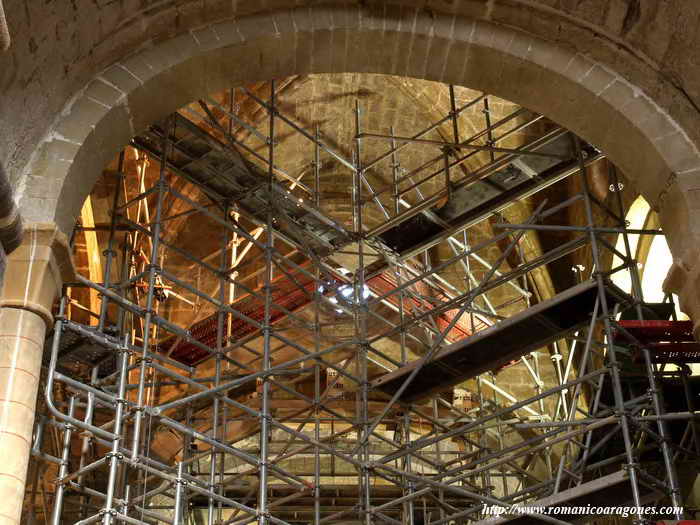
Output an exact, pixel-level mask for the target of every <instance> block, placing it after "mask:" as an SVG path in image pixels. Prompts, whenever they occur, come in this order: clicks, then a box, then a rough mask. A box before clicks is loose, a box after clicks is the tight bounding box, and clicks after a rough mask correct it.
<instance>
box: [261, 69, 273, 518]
mask: <svg viewBox="0 0 700 525" xmlns="http://www.w3.org/2000/svg"><path fill="white" fill-rule="evenodd" d="M275 111H276V108H275V81H274V80H271V81H270V109H269V117H270V120H269V126H270V129H269V132H270V134H269V137H268V173H267V198H268V201H269V202H268V206H267V211H266V217H267V219H266V232H265V233H266V237H265V313H264V320H263V362H262V368H263V370H269V369H270V366H271V360H270V343H271V336H272V334H271V331H272V323H271V320H272V249H273V246H274V244H273V243H274V233H273V230H272V209H273V207H272V199H273V193H272V191H273V190H272V183H273V177H274V172H273V167H274V164H275ZM262 380H263V384H262V401H261V410H260V490H259V493H258V523H259V525H266V524H267V523H268V517H269V511H268V508H267V482H268V452H269V446H268V445H269V438H270V426H269V419H270V378H269V377H268V376H263V378H262Z"/></svg>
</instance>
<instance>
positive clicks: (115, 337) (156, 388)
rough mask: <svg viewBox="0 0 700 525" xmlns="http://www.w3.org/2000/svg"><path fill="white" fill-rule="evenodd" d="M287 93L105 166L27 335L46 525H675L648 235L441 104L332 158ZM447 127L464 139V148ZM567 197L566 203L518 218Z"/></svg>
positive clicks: (266, 95) (583, 159)
mask: <svg viewBox="0 0 700 525" xmlns="http://www.w3.org/2000/svg"><path fill="white" fill-rule="evenodd" d="M288 82H289V81H288V80H285V81H270V82H269V83H261V84H259V85H256V86H250V87H247V88H243V89H238V90H230V91H228V92H227V95H226V96H227V97H230V100H228V99H227V98H226V97H224V102H220V100H219V99H218V98H217V97H209V98H206V99H204V100H201V101H199V104H192V105H190V106H188V107H187V108H184V109H183V110H181V111H179V112H177V113H174V114H172V115H170V116H169V117H168V118H166V119H165V120H164V121H162V122H159V123H155V124H153V125H152V126H151V127H150V128H149V129H148V130H146V131H144V132H143V133H142V134H141V135H139V136H136V137H134V138H133V140H132V142H131V144H130V145H129V146H128V147H127V148H126V149H125V150H124V151H123V152H122V153H121V154H120V156H119V158H118V160H117V161H116V162H117V164H116V165H117V166H118V169H117V172H118V177H116V179H118V180H117V182H116V183H115V193H114V195H111V194H110V195H109V198H108V199H106V200H105V204H104V206H105V207H107V206H108V207H110V210H109V214H110V217H109V222H108V223H107V222H105V223H103V224H101V225H100V224H97V223H96V225H95V226H94V228H93V230H95V231H97V230H98V229H100V228H101V230H100V231H103V232H104V236H103V238H102V241H103V243H104V245H105V246H106V250H105V252H104V257H105V259H104V260H105V265H104V268H103V271H101V272H100V275H99V276H98V277H97V278H95V277H94V276H93V277H92V278H91V279H88V278H86V277H83V276H80V277H79V279H78V281H77V282H75V283H70V285H69V286H67V288H66V292H65V297H63V298H62V300H61V306H60V309H59V312H58V316H57V320H56V322H55V324H54V330H53V333H52V334H51V337H52V339H51V344H50V347H51V352H50V360H49V362H48V365H47V375H46V385H45V392H44V398H45V403H44V404H45V408H44V410H45V413H44V414H42V416H43V417H41V418H39V420H38V423H37V427H36V430H35V436H34V440H33V446H32V455H33V461H36V462H39V464H40V465H41V466H42V468H44V467H46V468H45V469H44V470H43V471H42V470H32V472H33V473H34V474H35V476H33V477H36V479H37V481H35V482H34V485H35V486H34V487H33V497H32V500H35V501H38V500H40V499H42V498H43V499H44V500H45V501H48V504H47V505H45V507H46V509H45V510H44V513H45V518H46V521H47V522H50V523H52V524H54V525H58V524H59V523H68V522H70V523H81V524H84V523H103V524H104V525H112V524H116V523H135V524H148V525H153V524H155V523H165V524H174V525H180V524H187V525H200V524H204V523H206V524H208V525H243V524H250V523H257V524H258V525H271V524H275V525H287V524H288V525H300V524H308V523H313V524H314V525H325V524H334V523H347V522H352V523H362V524H364V525H370V524H375V523H387V524H400V525H417V524H418V523H430V524H431V525H438V524H446V525H447V524H452V523H479V522H482V521H484V520H489V519H491V518H492V517H493V516H492V514H491V513H492V508H493V507H494V506H497V507H500V508H502V509H504V510H506V509H507V510H508V511H509V512H517V509H516V507H519V506H520V507H521V506H524V505H527V506H528V509H527V510H526V511H525V513H526V514H528V515H529V517H531V518H535V519H537V520H539V521H545V522H548V523H556V524H562V523H566V522H565V521H563V520H561V519H558V517H557V516H555V515H553V514H550V513H548V510H547V509H548V508H549V507H550V506H551V505H554V503H552V502H553V501H554V502H556V504H557V505H561V506H574V505H576V501H580V499H581V498H582V497H583V495H585V497H587V498H589V499H590V501H592V502H595V501H597V499H596V498H602V495H612V496H611V497H614V498H617V499H619V501H620V502H624V503H625V504H626V505H635V506H637V507H639V506H641V505H643V504H647V502H653V503H667V504H669V505H673V506H674V507H681V506H682V503H683V502H682V491H681V489H682V482H681V476H679V471H680V469H681V467H682V463H683V462H684V461H687V462H688V463H691V462H692V461H695V460H697V459H698V458H697V456H698V451H697V446H698V441H697V435H696V430H695V426H696V422H697V418H698V414H697V412H695V409H694V406H693V403H692V401H693V396H694V392H693V388H695V387H694V386H693V385H694V384H695V382H694V379H693V377H692V375H691V374H690V373H689V372H688V371H687V370H685V369H682V368H681V369H679V370H678V371H676V370H675V369H669V367H668V366H667V365H666V364H665V363H676V361H668V360H667V361H660V360H659V355H660V350H659V344H665V343H668V341H661V342H660V343H659V342H658V341H652V340H651V339H649V337H650V336H648V333H650V332H649V331H650V330H652V329H653V328H654V327H655V326H656V325H646V324H644V323H646V322H647V321H649V319H648V318H649V315H650V314H649V313H648V312H649V311H650V309H651V310H653V308H652V307H654V306H655V305H652V304H649V303H646V302H645V301H644V297H643V296H642V287H641V279H640V275H639V274H638V272H637V262H636V260H635V254H634V253H633V249H634V248H633V243H632V242H631V240H630V237H632V236H634V235H638V236H639V237H646V238H649V237H648V236H652V235H660V234H662V232H661V231H660V230H658V229H654V228H647V227H643V228H632V227H630V226H629V224H627V223H626V222H625V218H624V214H625V202H623V199H622V196H621V195H620V192H621V191H622V187H621V185H620V181H619V180H618V178H617V173H616V172H615V171H614V170H611V171H609V173H608V176H609V177H610V181H611V186H610V187H611V188H612V189H611V193H610V194H609V195H608V197H609V200H608V199H607V198H606V197H602V196H601V195H600V192H598V193H596V191H597V189H599V188H597V186H599V184H598V185H592V184H591V181H590V180H589V178H590V175H589V173H588V170H589V168H590V167H591V166H592V165H595V163H597V162H604V159H603V155H602V154H601V153H600V152H598V151H597V150H595V149H594V148H593V147H592V146H590V145H588V144H586V143H584V142H582V141H581V140H580V139H578V138H577V137H574V136H573V135H572V134H571V133H570V132H568V131H566V130H564V129H562V128H560V127H559V126H557V125H556V124H554V123H551V122H549V121H547V120H546V119H544V118H543V117H542V116H541V115H535V114H532V113H530V112H528V111H527V110H524V109H522V108H518V109H516V110H514V111H513V112H511V113H508V114H506V115H505V116H502V117H499V116H498V114H497V111H496V110H495V109H494V108H496V107H497V106H498V102H497V101H495V102H494V98H493V97H491V98H490V99H489V98H488V97H487V96H486V95H478V96H476V97H474V96H473V95H472V96H471V100H467V99H466V98H465V97H466V93H468V92H467V91H466V90H465V91H462V89H461V88H457V87H454V86H449V87H446V89H449V91H448V92H447V97H445V98H446V100H447V102H445V103H444V104H445V107H444V108H443V109H444V112H441V113H440V114H439V115H435V120H434V121H433V122H430V123H428V124H427V125H425V126H422V129H418V130H416V131H415V132H405V131H403V130H404V129H405V128H406V127H407V125H404V123H402V122H399V120H400V116H398V117H397V122H395V123H392V124H395V125H396V127H395V126H394V125H392V126H391V127H390V128H389V130H388V133H387V131H386V130H371V129H368V128H370V127H371V126H372V125H373V122H374V121H375V120H374V119H373V118H372V114H371V111H370V108H371V104H369V103H365V102H363V104H362V106H361V104H360V102H359V100H357V101H356V102H355V107H354V113H353V114H352V122H351V125H350V126H349V127H348V128H347V129H346V130H344V131H345V132H346V135H347V136H351V137H352V138H351V140H347V138H346V139H343V140H340V139H337V140H336V138H334V137H332V136H331V135H332V134H331V131H332V127H331V126H326V125H325V124H324V125H323V133H322V132H321V125H320V124H319V122H320V121H318V120H313V119H312V122H310V123H309V122H305V123H302V119H301V118H297V117H296V116H294V115H293V114H292V111H290V110H289V107H290V106H289V105H288V104H286V99H285V88H286V87H287V86H288V85H289V84H288ZM268 89H269V91H268ZM436 105H437V103H436ZM242 107H245V108H247V109H246V111H243V110H242V109H240V108H242ZM251 108H254V109H251ZM470 112H471V113H474V112H476V116H474V115H472V117H473V118H471V120H470V123H471V122H474V121H478V122H479V126H482V127H481V128H478V129H474V130H473V131H474V132H473V133H472V134H471V136H468V137H466V138H465V136H466V135H467V130H468V129H470V127H469V126H468V125H467V123H466V121H465V120H464V119H465V118H466V116H467V115H469V114H470ZM535 123H539V124H541V126H540V125H539V124H538V126H534V124H535ZM523 130H527V131H528V133H527V134H523V136H522V137H521V136H519V135H518V136H517V137H516V134H517V133H520V132H522V131H523ZM373 131H377V132H376V133H374V132H373ZM397 131H399V133H397ZM400 135H407V136H400ZM288 137H294V140H298V141H299V142H298V143H297V142H295V143H293V147H294V148H296V149H297V150H298V156H299V158H300V159H302V161H303V162H297V163H296V164H294V163H291V162H287V160H288V159H287V158H286V156H285V152H286V151H287V150H288V149H290V148H289V147H287V146H285V145H284V143H283V141H284V140H289V138H288ZM514 138H518V140H512V139H514ZM572 139H573V140H572ZM519 141H520V142H521V145H519V146H514V145H513V144H518V143H520V142H519ZM132 159H134V160H132ZM149 166H150V168H149ZM543 166H544V167H543ZM538 170H539V171H538ZM568 177H574V178H575V180H576V182H577V183H578V184H577V185H572V187H573V186H575V188H574V189H572V190H571V191H570V192H569V193H567V194H566V196H565V197H561V198H555V199H554V202H551V201H552V195H559V196H561V193H557V192H551V193H549V194H548V195H547V196H543V194H538V193H539V192H542V191H544V190H546V189H547V188H548V187H550V186H551V185H553V184H557V183H559V182H561V181H564V180H566V179H567V178H568ZM309 179H313V180H309ZM598 182H599V181H598ZM110 188H111V186H110ZM348 190H349V191H348ZM533 196H536V198H535V197H533ZM531 197H532V198H531ZM515 201H518V202H520V203H521V205H519V208H518V210H516V211H517V212H516V211H513V210H512V209H511V208H509V207H510V206H511V205H512V204H513V202H515ZM611 201H612V202H613V204H611V205H609V204H608V202H611ZM95 202H97V199H95ZM104 216H105V217H106V216H107V215H104ZM564 216H567V217H571V218H573V219H572V222H575V224H565V225H563V224H557V221H560V220H561V218H562V217H564ZM514 217H519V218H518V219H517V220H514ZM601 217H603V219H601ZM87 228H88V227H87V226H84V227H83V230H84V231H83V233H84V232H85V231H88V230H87ZM90 228H92V227H90ZM76 231H77V232H78V236H79V235H80V234H81V230H80V228H78V229H77V230H76ZM547 232H557V237H556V239H557V242H556V243H554V242H549V243H544V242H543V243H539V242H535V241H537V240H538V239H539V237H538V236H540V235H543V236H544V235H547ZM618 236H619V243H618V244H617V245H616V244H615V242H613V241H611V239H613V238H618ZM86 245H87V243H86ZM118 254H121V255H119V256H118ZM611 260H612V261H618V260H619V261H621V263H619V264H618V262H610V261H611ZM572 261H573V262H575V263H577V264H579V263H580V264H583V263H586V264H590V265H591V266H592V270H591V271H590V275H589V273H588V272H586V273H584V270H580V269H579V270H577V271H578V273H577V274H576V275H577V276H578V277H580V279H579V280H580V282H577V283H575V285H574V286H571V287H568V288H566V289H558V288H557V286H555V284H553V280H552V279H551V278H550V277H551V276H550V277H548V276H549V274H547V269H548V268H551V267H553V266H554V265H559V266H558V267H559V269H560V268H561V266H562V265H567V264H568V265H571V263H572ZM582 267H583V266H582ZM623 274H624V275H627V276H628V277H629V282H630V290H629V291H626V290H623V289H621V287H620V286H618V285H617V284H615V282H613V281H614V277H615V276H616V275H623ZM588 277H590V278H588ZM100 279H101V282H95V281H96V280H98V281H99V280H100ZM88 293H89V294H91V295H92V297H96V296H101V298H102V301H101V303H96V305H95V307H94V308H93V309H94V310H96V311H91V310H90V306H85V305H84V304H82V303H81V300H82V299H81V298H82V297H83V296H87V294H88ZM81 294H82V295H81ZM656 307H657V308H658V305H656ZM665 308H666V309H668V308H669V306H665ZM664 311H665V310H664ZM630 312H632V314H633V315H632V316H631V317H633V318H634V319H635V321H628V320H629V319H631V317H630ZM654 322H656V323H662V326H663V327H668V326H671V327H675V326H676V325H674V324H672V323H676V322H677V323H681V324H680V325H678V326H681V327H685V326H686V325H683V324H682V323H683V321H666V320H664V321H659V320H654ZM630 323H631V324H630ZM634 323H638V324H634ZM639 323H641V324H639ZM663 323H666V324H663ZM640 326H641V329H640V328H639V327H640ZM649 327H651V328H649ZM684 329H685V328H684ZM635 330H636V331H635ZM645 330H647V331H645ZM667 330H670V329H669V328H667ZM687 331H688V330H686V332H687ZM667 333H670V332H667ZM683 333H685V332H683ZM640 334H641V335H640ZM686 335H687V334H686ZM645 337H646V338H647V339H644V338H645ZM666 337H667V338H668V337H670V336H668V335H666ZM673 342H674V344H675V341H673ZM683 342H689V341H687V340H684V341H683ZM674 348H676V346H674ZM545 352H546V353H545ZM660 363H661V364H660ZM669 378H671V379H669ZM674 382H675V383H674ZM676 383H677V384H676ZM669 385H670V386H669ZM679 385H680V386H679ZM681 387H682V389H683V392H682V395H681V396H677V397H678V399H675V398H674V399H672V400H669V399H667V398H666V397H665V396H664V395H663V394H664V392H665V389H666V388H681ZM674 392H680V390H676V391H674ZM683 403H686V405H683ZM37 472H46V473H45V474H43V477H45V478H49V477H50V478H51V479H52V480H53V481H55V487H56V488H55V491H54V493H53V499H51V498H50V497H46V496H45V495H44V493H43V492H42V491H44V485H40V486H38V487H37V484H40V483H41V482H42V479H41V478H42V476H40V475H38V474H36V473H37ZM39 496H41V498H40V497H39ZM543 509H544V510H543ZM36 510H37V509H35V511H36ZM37 515H38V512H37ZM669 516H673V517H674V518H676V519H680V518H681V517H682V511H680V510H674V511H673V512H669V513H667V516H666V517H669ZM562 517H563V516H562ZM645 517H646V516H643V515H642V514H641V513H637V514H636V518H637V519H639V520H641V519H643V518H645ZM49 520H50V521H49Z"/></svg>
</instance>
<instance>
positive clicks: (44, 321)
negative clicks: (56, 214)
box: [0, 224, 73, 525]
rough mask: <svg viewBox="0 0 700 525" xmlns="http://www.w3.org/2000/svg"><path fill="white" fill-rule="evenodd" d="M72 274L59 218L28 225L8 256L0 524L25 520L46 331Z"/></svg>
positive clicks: (0, 375) (0, 381)
mask: <svg viewBox="0 0 700 525" xmlns="http://www.w3.org/2000/svg"><path fill="white" fill-rule="evenodd" d="M72 278H73V265H72V260H71V256H70V250H69V248H68V243H67V240H66V237H65V235H64V234H63V233H62V232H60V231H59V230H57V229H56V226H55V225H54V224H34V225H30V226H29V227H27V229H26V232H25V236H24V240H23V242H22V244H21V245H20V246H19V248H17V249H16V250H15V251H14V252H13V253H12V254H11V255H9V256H8V258H7V268H6V270H5V279H4V283H3V286H2V295H1V296H0V297H1V298H0V307H1V308H0V454H1V456H0V457H1V458H2V460H1V461H0V525H6V524H7V525H10V524H12V525H14V524H18V523H20V520H21V516H22V502H23V500H24V490H25V482H26V476H27V466H28V463H29V453H30V448H31V439H32V428H33V425H34V411H35V406H36V399H37V393H38V386H39V376H40V373H41V361H42V354H43V348H44V337H45V335H46V330H47V327H48V326H50V325H51V324H52V322H53V315H52V313H51V308H52V305H53V303H54V300H55V299H56V297H57V296H58V294H59V293H60V291H61V286H62V284H63V282H64V281H66V280H69V279H72Z"/></svg>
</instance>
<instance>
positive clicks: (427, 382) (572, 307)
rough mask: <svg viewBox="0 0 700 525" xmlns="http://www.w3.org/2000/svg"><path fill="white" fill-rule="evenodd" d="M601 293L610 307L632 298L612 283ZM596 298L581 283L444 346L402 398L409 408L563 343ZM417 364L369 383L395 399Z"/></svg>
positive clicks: (585, 318)
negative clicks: (439, 393)
mask: <svg viewBox="0 0 700 525" xmlns="http://www.w3.org/2000/svg"><path fill="white" fill-rule="evenodd" d="M605 292H606V296H607V299H608V304H609V305H610V307H612V305H614V304H616V303H629V302H630V301H631V298H630V297H629V296H628V295H627V294H626V293H624V292H623V291H622V290H620V289H619V288H617V287H616V286H615V285H613V284H612V283H607V284H606V286H605ZM597 297H598V288H597V285H596V283H595V282H594V281H587V282H584V283H581V284H579V285H577V286H574V287H573V288H570V289H569V290H566V291H565V292H562V293H560V294H558V295H556V296H555V297H553V298H552V299H549V300H547V301H544V302H542V303H539V304H537V305H535V306H533V307H531V308H528V309H527V310H525V311H523V312H521V313H519V314H517V315H514V316H513V317H510V318H508V319H506V320H504V321H501V322H500V323H498V324H496V325H494V326H492V327H489V328H487V329H486V330H482V331H480V332H477V333H476V334H475V335H473V336H471V337H468V338H466V339H464V340H462V341H459V342H457V343H454V344H451V345H448V346H446V347H445V348H444V349H442V350H441V351H439V352H438V353H437V355H436V356H435V357H433V358H432V359H431V360H430V361H429V362H428V363H426V364H425V365H424V366H423V368H422V369H421V371H420V372H419V373H418V375H417V377H416V378H414V380H413V381H412V382H411V383H410V384H409V386H408V387H407V388H406V389H405V390H404V392H403V393H402V395H401V401H405V402H410V401H415V400H418V399H422V398H424V397H427V396H429V395H432V394H435V393H436V392H439V391H441V390H445V389H447V388H450V387H452V386H454V385H456V384H458V383H461V382H463V381H466V380H467V379H470V378H473V377H476V376H478V375H479V374H482V373H483V372H487V371H489V370H496V369H498V368H500V367H502V366H504V365H506V364H508V363H510V362H511V361H513V360H515V359H518V358H520V357H521V356H523V355H525V354H527V353H529V352H532V351H534V350H537V349H538V348H541V347H543V346H545V345H547V344H549V343H551V342H552V341H556V340H557V339H560V338H562V337H564V336H565V335H566V334H568V333H570V332H572V331H573V330H576V329H577V328H579V327H581V326H582V325H584V324H585V323H586V322H588V321H589V320H590V316H591V314H592V312H593V308H594V305H595V302H596V299H597ZM419 363H420V360H416V361H413V362H411V363H408V364H407V365H406V366H403V367H401V368H399V369H397V370H394V371H393V372H390V373H388V374H386V375H383V376H381V377H379V378H377V379H375V380H374V381H373V382H372V386H373V387H374V388H375V389H378V390H381V391H383V392H384V393H386V394H388V395H393V394H394V393H396V392H397V391H398V390H399V388H401V385H402V384H403V382H404V381H405V379H406V378H407V377H408V376H409V375H410V374H411V372H412V371H413V370H414V369H415V368H416V367H417V366H418V365H419Z"/></svg>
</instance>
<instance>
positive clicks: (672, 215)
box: [658, 174, 700, 340]
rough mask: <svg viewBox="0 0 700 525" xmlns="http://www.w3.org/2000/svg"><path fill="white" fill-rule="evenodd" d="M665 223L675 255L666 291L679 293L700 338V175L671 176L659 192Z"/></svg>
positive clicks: (667, 279) (681, 303) (667, 278)
mask: <svg viewBox="0 0 700 525" xmlns="http://www.w3.org/2000/svg"><path fill="white" fill-rule="evenodd" d="M658 201H659V204H658V211H659V217H660V219H661V226H662V228H663V230H664V234H665V235H666V240H667V241H668V245H669V248H670V249H671V253H672V254H673V264H672V265H671V269H670V270H669V272H668V275H667V276H666V280H665V281H664V286H663V288H664V291H665V292H667V293H670V292H672V293H675V294H676V295H678V299H679V306H680V307H681V310H683V311H684V312H685V313H686V314H688V316H689V317H690V318H691V319H692V321H693V330H694V333H695V338H696V339H698V340H700V177H699V176H698V174H691V175H677V174H673V175H672V176H671V177H669V180H668V183H667V185H666V187H665V188H664V189H663V191H662V192H661V194H660V195H659V199H658Z"/></svg>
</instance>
